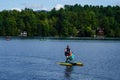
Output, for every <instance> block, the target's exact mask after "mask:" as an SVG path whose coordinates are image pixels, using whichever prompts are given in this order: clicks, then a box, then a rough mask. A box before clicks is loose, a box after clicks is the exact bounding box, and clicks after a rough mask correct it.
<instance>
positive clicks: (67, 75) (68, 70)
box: [65, 66, 73, 79]
mask: <svg viewBox="0 0 120 80" xmlns="http://www.w3.org/2000/svg"><path fill="white" fill-rule="evenodd" d="M72 71H73V67H72V66H66V68H65V78H66V79H71V73H72Z"/></svg>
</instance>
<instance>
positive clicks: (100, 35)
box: [96, 28, 105, 38]
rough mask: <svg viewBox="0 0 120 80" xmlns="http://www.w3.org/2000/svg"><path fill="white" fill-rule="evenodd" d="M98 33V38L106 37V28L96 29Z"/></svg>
mask: <svg viewBox="0 0 120 80" xmlns="http://www.w3.org/2000/svg"><path fill="white" fill-rule="evenodd" d="M96 35H97V37H98V38H104V37H105V36H104V28H98V29H97V30H96Z"/></svg>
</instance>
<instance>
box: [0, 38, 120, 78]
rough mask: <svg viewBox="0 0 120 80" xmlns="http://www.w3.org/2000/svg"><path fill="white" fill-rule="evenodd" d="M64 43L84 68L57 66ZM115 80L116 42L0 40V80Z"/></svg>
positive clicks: (118, 67)
mask: <svg viewBox="0 0 120 80" xmlns="http://www.w3.org/2000/svg"><path fill="white" fill-rule="evenodd" d="M67 44H69V45H70V48H71V50H72V52H73V53H74V55H75V60H74V61H78V62H79V61H80V62H82V63H83V64H84V66H82V67H79V66H73V67H66V66H61V65H59V64H57V62H61V61H65V56H64V49H65V47H66V45H67ZM119 79H120V41H119V40H49V39H46V40H40V39H11V40H9V41H7V40H4V39H0V80H119Z"/></svg>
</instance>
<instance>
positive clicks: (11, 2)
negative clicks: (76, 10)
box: [0, 0, 120, 11]
mask: <svg viewBox="0 0 120 80" xmlns="http://www.w3.org/2000/svg"><path fill="white" fill-rule="evenodd" d="M65 4H68V5H74V4H81V5H82V6H83V5H86V4H87V5H103V6H107V5H111V6H116V5H118V6H120V0H0V11H2V10H11V9H18V10H19V9H24V8H31V9H33V10H51V9H53V8H54V7H56V8H57V9H59V8H60V7H63V6H64V5H65Z"/></svg>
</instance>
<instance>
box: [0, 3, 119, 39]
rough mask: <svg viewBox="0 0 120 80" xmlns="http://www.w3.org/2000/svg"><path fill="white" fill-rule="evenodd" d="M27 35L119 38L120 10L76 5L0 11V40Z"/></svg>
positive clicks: (117, 7)
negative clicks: (35, 9)
mask: <svg viewBox="0 0 120 80" xmlns="http://www.w3.org/2000/svg"><path fill="white" fill-rule="evenodd" d="M99 30H102V34H101V33H100V32H99ZM24 31H26V32H27V36H41V37H70V36H72V37H92V36H94V35H95V36H99V35H102V36H105V37H120V7H119V6H102V5H101V6H92V5H84V6H81V5H80V4H75V5H65V6H64V8H61V9H60V10H56V9H55V8H53V9H52V10H50V11H43V10H41V11H34V10H32V9H29V8H25V9H24V10H22V11H17V10H3V11H0V36H19V35H20V34H21V32H24Z"/></svg>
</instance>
